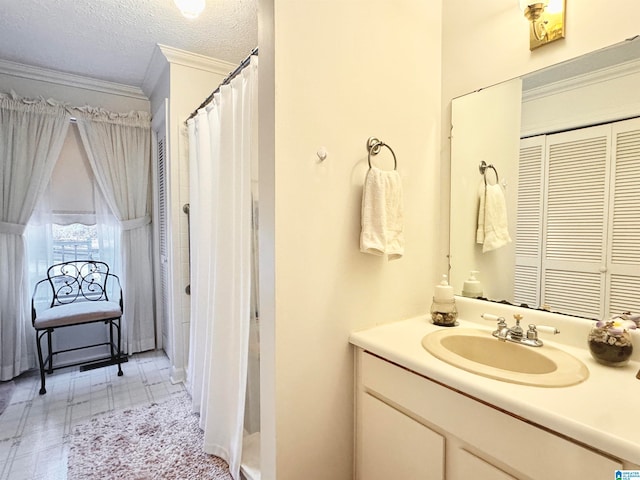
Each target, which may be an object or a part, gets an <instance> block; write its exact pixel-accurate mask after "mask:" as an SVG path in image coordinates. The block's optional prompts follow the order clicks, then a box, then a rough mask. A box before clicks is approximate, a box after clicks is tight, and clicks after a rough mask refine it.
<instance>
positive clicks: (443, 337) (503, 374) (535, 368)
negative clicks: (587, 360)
mask: <svg viewBox="0 0 640 480" xmlns="http://www.w3.org/2000/svg"><path fill="white" fill-rule="evenodd" d="M422 346H423V347H424V348H425V349H426V350H427V351H428V352H429V353H431V354H432V355H433V356H434V357H436V358H439V359H440V360H442V361H444V362H447V363H449V364H451V365H453V366H455V367H458V368H461V369H463V370H466V371H468V372H472V373H475V374H477V375H482V376H485V377H489V378H493V379H496V380H502V381H504V382H511V383H519V384H523V385H534V386H537V387H567V386H569V385H575V384H577V383H580V382H583V381H584V380H586V379H587V378H588V377H589V370H588V369H587V367H586V365H585V364H584V363H582V362H581V361H580V360H578V359H577V358H576V357H574V356H573V355H570V354H568V353H567V352H564V351H562V350H559V349H557V348H554V347H551V346H549V345H544V346H542V347H540V348H538V347H528V346H525V345H518V344H516V343H512V342H501V341H499V340H498V339H496V338H494V337H493V336H491V333H490V332H487V331H482V330H475V329H471V328H451V329H442V330H437V331H435V332H432V333H430V334H428V335H426V336H425V337H424V338H423V339H422Z"/></svg>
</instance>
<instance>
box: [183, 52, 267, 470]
mask: <svg viewBox="0 0 640 480" xmlns="http://www.w3.org/2000/svg"><path fill="white" fill-rule="evenodd" d="M257 74H258V58H257V56H252V57H251V59H250V62H249V64H248V65H247V66H246V67H245V68H244V69H243V70H242V71H241V72H240V73H239V74H238V75H237V76H236V77H235V78H234V79H233V80H231V82H230V83H229V84H227V85H223V86H222V87H220V90H219V92H218V93H216V94H215V95H214V96H213V99H212V100H211V102H210V103H209V104H208V105H206V106H205V107H204V108H201V109H200V110H199V111H198V114H197V115H196V116H195V117H194V118H193V119H190V120H189V121H188V131H189V168H190V216H191V217H190V218H191V239H190V245H191V331H190V348H189V371H188V388H189V390H190V393H191V396H192V399H193V409H194V411H195V412H198V413H199V414H200V426H201V428H202V429H203V430H204V451H205V452H207V453H210V454H213V455H217V456H219V457H221V458H223V459H224V460H226V461H227V462H228V464H229V468H230V471H231V475H232V476H233V478H234V479H238V478H239V471H240V463H241V458H242V441H243V433H244V426H245V422H244V418H245V407H246V399H247V396H248V393H247V392H248V391H247V373H248V363H249V361H248V358H249V337H250V333H251V324H252V323H254V324H255V323H256V322H257V309H256V308H255V305H257V302H256V299H255V296H256V295H257V289H256V288H255V286H254V288H252V280H255V275H254V260H253V251H252V239H253V237H254V231H253V228H252V223H253V221H254V216H253V215H252V212H253V204H254V200H255V199H257V197H256V195H255V193H257V192H255V191H254V195H252V186H255V185H256V183H257V178H255V179H253V180H254V181H252V171H253V172H255V171H257V168H256V166H257V98H258V97H257V94H258V78H257ZM252 166H253V168H252ZM252 291H254V295H253V297H252ZM252 299H253V302H254V307H253V308H252ZM255 388H258V386H257V385H256V386H255Z"/></svg>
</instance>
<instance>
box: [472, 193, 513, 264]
mask: <svg viewBox="0 0 640 480" xmlns="http://www.w3.org/2000/svg"><path fill="white" fill-rule="evenodd" d="M478 196H479V197H480V208H479V209H478V229H477V231H476V241H477V242H478V243H481V244H482V252H483V253H484V252H489V251H491V250H495V249H496V248H500V247H503V246H504V245H506V244H507V243H510V242H511V237H510V236H509V224H508V221H507V202H506V201H505V198H504V192H503V191H502V187H501V186H500V185H499V184H495V185H485V184H484V182H483V183H482V184H481V185H480V190H479V192H478Z"/></svg>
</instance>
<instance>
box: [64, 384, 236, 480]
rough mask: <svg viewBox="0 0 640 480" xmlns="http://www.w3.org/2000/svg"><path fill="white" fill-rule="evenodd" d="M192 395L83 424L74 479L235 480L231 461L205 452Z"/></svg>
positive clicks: (72, 455)
mask: <svg viewBox="0 0 640 480" xmlns="http://www.w3.org/2000/svg"><path fill="white" fill-rule="evenodd" d="M198 418H199V417H198V416H197V415H196V414H194V413H192V412H191V408H190V400H189V397H188V396H187V395H186V394H182V393H180V394H176V395H175V396H173V397H172V398H171V399H169V400H167V401H165V402H162V403H157V404H151V405H148V406H144V407H138V408H134V409H130V410H124V411H121V412H114V413H110V414H106V415H104V416H100V417H95V418H92V419H91V420H89V421H87V422H85V423H83V424H80V425H77V426H76V427H75V429H74V430H73V433H72V438H71V442H70V451H69V461H68V472H67V478H68V480H87V479H92V478H100V479H101V480H108V479H118V480H125V479H126V480H158V479H172V480H173V479H189V480H191V479H193V480H196V479H197V480H206V479H215V480H231V475H230V474H229V467H228V466H227V463H226V462H225V461H224V460H222V459H220V458H218V457H215V456H213V455H208V454H206V453H204V452H203V451H202V442H203V433H202V430H200V427H198Z"/></svg>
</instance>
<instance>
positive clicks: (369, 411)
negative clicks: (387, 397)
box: [357, 393, 445, 480]
mask: <svg viewBox="0 0 640 480" xmlns="http://www.w3.org/2000/svg"><path fill="white" fill-rule="evenodd" d="M361 399H362V403H361V405H360V408H361V412H360V413H361V417H360V418H361V422H362V423H361V425H360V429H359V436H358V444H359V455H358V457H357V458H358V468H357V471H358V477H357V478H358V480H389V479H397V480H443V479H444V444H445V442H444V438H443V437H442V436H441V435H439V434H438V433H436V432H434V431H433V430H430V429H429V428H427V427H425V426H424V425H422V424H421V423H419V422H417V421H416V420H414V419H413V418H411V417H408V416H407V415H405V414H404V413H402V412H400V411H398V410H396V409H395V408H393V407H391V406H389V405H387V404H386V403H383V402H382V401H380V400H378V399H377V398H375V397H373V396H372V395H370V394H368V393H365V394H363V395H362V397H361Z"/></svg>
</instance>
